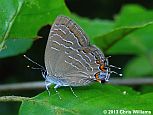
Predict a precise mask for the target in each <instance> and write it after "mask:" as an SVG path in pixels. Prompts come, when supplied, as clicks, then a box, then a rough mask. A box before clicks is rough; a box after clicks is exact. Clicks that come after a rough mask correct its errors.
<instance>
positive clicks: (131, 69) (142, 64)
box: [124, 56, 153, 77]
mask: <svg viewBox="0 0 153 115" xmlns="http://www.w3.org/2000/svg"><path fill="white" fill-rule="evenodd" d="M152 61H153V60H150V59H149V57H145V56H139V57H136V58H134V59H132V60H131V61H130V62H129V63H128V64H127V66H126V67H125V68H124V76H126V77H133V76H134V77H143V76H151V75H153V66H152V65H153V63H152Z"/></svg>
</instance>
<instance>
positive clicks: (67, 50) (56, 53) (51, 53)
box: [45, 16, 104, 86]
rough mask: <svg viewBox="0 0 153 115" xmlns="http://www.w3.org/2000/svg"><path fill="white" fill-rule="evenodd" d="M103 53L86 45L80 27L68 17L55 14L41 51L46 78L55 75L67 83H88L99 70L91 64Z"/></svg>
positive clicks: (76, 84) (85, 39)
mask: <svg viewBox="0 0 153 115" xmlns="http://www.w3.org/2000/svg"><path fill="white" fill-rule="evenodd" d="M100 57H104V55H103V53H102V52H101V51H100V50H99V49H98V48H96V47H95V46H93V45H90V43H89V40H88V37H87V36H86V35H85V33H84V32H83V30H82V29H81V28H80V27H79V26H78V25H77V24H76V23H75V22H73V21H72V20H71V19H69V18H68V17H65V16H58V17H57V19H56V20H55V22H54V24H53V25H52V28H51V30H50V34H49V38H48V42H47V45H46V51H45V66H46V69H47V72H48V74H49V75H50V77H52V76H53V75H54V76H56V77H57V78H58V79H59V80H60V79H61V80H64V81H65V82H66V84H68V85H71V86H78V85H86V84H89V83H91V82H92V81H93V80H94V79H95V77H94V74H95V73H96V72H97V71H99V69H98V65H97V64H96V63H95V61H96V59H97V58H100Z"/></svg>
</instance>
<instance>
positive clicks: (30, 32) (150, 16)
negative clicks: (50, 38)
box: [0, 0, 153, 114]
mask: <svg viewBox="0 0 153 115" xmlns="http://www.w3.org/2000/svg"><path fill="white" fill-rule="evenodd" d="M58 15H66V16H69V17H71V18H72V20H74V21H76V22H77V23H78V24H79V25H80V26H81V27H82V28H83V29H84V31H85V32H86V33H87V35H88V36H89V38H90V41H91V43H92V44H96V45H97V46H98V47H99V48H101V50H102V51H103V52H104V53H106V54H109V55H110V54H111V55H135V57H134V58H133V59H132V60H130V62H129V63H128V64H127V65H125V68H123V71H124V72H123V73H124V76H125V77H145V76H153V38H152V36H153V10H148V9H145V8H144V7H142V6H139V5H132V4H131V5H125V6H124V7H122V8H121V9H120V12H119V13H118V14H117V15H115V17H114V19H113V20H106V19H105V20H104V19H103V20H102V19H89V18H83V17H80V16H78V15H76V14H73V13H70V11H69V10H68V8H67V6H66V5H65V2H64V1H63V0H50V1H49V0H37V1H36V0H8V1H6V0H1V1H0V58H1V59H2V58H3V59H4V58H7V57H11V56H17V55H19V54H23V53H25V52H26V51H27V50H28V49H29V48H30V47H31V46H32V44H33V42H34V41H36V40H37V39H36V38H38V31H39V30H40V29H41V28H42V27H44V26H45V25H48V24H50V25H51V24H52V23H53V21H54V20H55V18H56V16H58ZM118 60H120V59H118ZM118 63H120V61H119V62H118ZM87 88H88V90H87V89H86V88H76V91H75V92H76V94H77V95H78V96H79V98H78V99H76V98H75V97H74V96H73V95H72V93H71V92H70V91H69V90H62V89H60V94H61V95H62V96H63V100H62V101H61V100H59V99H58V96H57V94H52V96H51V97H48V95H47V93H46V92H44V93H42V94H40V95H38V96H36V97H34V98H33V99H34V102H33V101H32V102H31V101H24V102H23V103H22V106H21V108H20V114H33V113H37V114H41V113H42V114H53V113H58V112H59V113H65V114H67V113H71V114H73V113H75V112H76V113H78V114H82V113H84V111H86V112H87V113H86V114H92V113H93V112H97V114H101V112H102V110H103V109H126V110H131V109H144V108H146V109H149V110H151V109H152V108H153V103H152V101H151V100H152V97H153V94H152V93H148V94H143V95H141V94H139V93H137V92H135V91H133V90H132V89H129V88H127V87H121V86H110V85H105V86H98V85H97V84H94V85H92V86H90V87H87ZM151 88H152V87H151ZM151 88H150V87H149V86H144V87H143V86H142V89H143V90H144V91H143V92H145V93H147V91H148V92H151ZM65 89H66V88H65ZM51 90H53V89H51ZM124 91H126V92H127V93H126V94H125V95H124V94H123V92H124ZM93 92H94V93H93ZM112 95H113V96H112ZM67 102H70V103H67ZM83 102H84V103H83ZM79 103H82V105H80V104H79ZM97 105H98V106H97ZM83 107H88V108H83ZM95 110H97V111H95Z"/></svg>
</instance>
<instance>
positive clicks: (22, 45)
mask: <svg viewBox="0 0 153 115" xmlns="http://www.w3.org/2000/svg"><path fill="white" fill-rule="evenodd" d="M32 43H33V39H8V40H7V41H6V43H5V47H4V49H3V50H2V51H1V52H0V57H1V58H4V57H8V56H14V55H17V54H20V53H23V52H25V49H29V48H30V47H31V46H32Z"/></svg>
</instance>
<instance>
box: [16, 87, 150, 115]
mask: <svg viewBox="0 0 153 115" xmlns="http://www.w3.org/2000/svg"><path fill="white" fill-rule="evenodd" d="M73 90H74V92H75V94H76V95H77V96H78V97H75V96H74V95H73V93H72V92H71V91H70V89H69V88H59V89H58V91H59V93H60V96H61V98H62V99H59V97H58V95H57V94H55V93H54V92H53V91H54V89H53V88H52V89H51V90H50V91H51V96H48V93H47V91H45V92H43V93H41V94H39V95H38V96H36V97H34V98H33V100H32V101H31V100H29V101H23V103H22V105H21V107H20V111H19V114H20V115H26V114H28V115H34V114H37V115H49V114H50V115H58V114H61V115H67V114H68V115H93V114H94V115H102V114H104V113H103V111H104V110H133V109H139V110H140V109H142V110H146V109H147V110H153V101H152V98H153V93H150V94H145V95H140V94H139V93H137V92H135V91H133V90H132V89H131V88H128V87H121V86H111V85H101V84H93V85H91V86H86V87H78V88H74V89H73Z"/></svg>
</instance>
